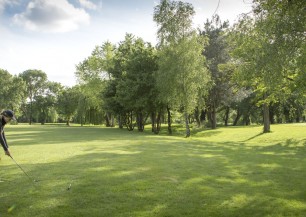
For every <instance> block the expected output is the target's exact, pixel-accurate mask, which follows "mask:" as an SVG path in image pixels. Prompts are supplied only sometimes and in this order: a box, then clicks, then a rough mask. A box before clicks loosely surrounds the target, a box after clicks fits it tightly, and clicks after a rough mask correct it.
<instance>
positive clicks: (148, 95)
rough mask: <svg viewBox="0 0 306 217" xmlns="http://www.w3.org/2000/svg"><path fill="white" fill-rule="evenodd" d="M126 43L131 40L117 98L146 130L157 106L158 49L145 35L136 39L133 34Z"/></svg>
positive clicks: (139, 128)
mask: <svg viewBox="0 0 306 217" xmlns="http://www.w3.org/2000/svg"><path fill="white" fill-rule="evenodd" d="M124 43H128V46H130V48H131V49H130V50H129V55H128V57H127V58H126V59H125V68H124V69H125V70H124V73H123V74H122V76H121V79H120V80H119V81H118V83H117V88H116V91H117V92H116V95H117V100H118V102H119V103H120V105H121V106H123V107H124V109H125V110H126V111H128V113H129V116H128V117H132V116H131V115H132V114H133V113H134V114H135V116H136V124H137V127H138V130H139V131H140V132H142V131H143V130H144V125H145V122H146V119H147V117H148V116H149V113H150V112H153V111H154V110H155V108H156V106H155V105H156V103H155V101H156V96H157V94H156V89H155V86H156V85H155V78H154V73H155V71H156V70H157V57H156V52H155V49H154V48H153V47H152V46H151V44H149V43H145V42H144V41H143V40H142V39H141V38H136V39H134V37H133V36H131V35H127V36H126V41H125V42H123V43H122V44H121V46H125V45H124ZM119 50H120V46H119ZM117 60H118V59H117ZM128 121H129V123H130V124H129V125H128V129H130V130H132V128H133V127H132V126H133V124H131V123H132V121H133V120H132V118H128Z"/></svg>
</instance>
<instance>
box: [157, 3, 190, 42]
mask: <svg viewBox="0 0 306 217" xmlns="http://www.w3.org/2000/svg"><path fill="white" fill-rule="evenodd" d="M194 14H195V11H194V8H193V6H192V4H190V3H186V2H182V1H171V0H160V3H159V4H158V5H157V6H155V7H154V15H153V19H154V21H155V22H156V23H157V26H158V31H157V37H158V39H159V45H161V46H163V45H167V44H169V43H171V42H174V43H175V42H178V40H179V39H181V38H184V37H188V35H189V33H190V32H191V30H192V17H193V16H194Z"/></svg>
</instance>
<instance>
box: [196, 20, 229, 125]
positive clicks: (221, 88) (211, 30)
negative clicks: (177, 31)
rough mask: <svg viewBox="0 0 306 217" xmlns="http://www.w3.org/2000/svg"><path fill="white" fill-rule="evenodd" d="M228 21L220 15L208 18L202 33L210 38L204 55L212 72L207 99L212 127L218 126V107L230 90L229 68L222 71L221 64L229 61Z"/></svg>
mask: <svg viewBox="0 0 306 217" xmlns="http://www.w3.org/2000/svg"><path fill="white" fill-rule="evenodd" d="M227 28H228V22H222V21H221V20H220V18H219V16H218V15H215V16H214V17H213V18H212V20H211V21H209V20H207V21H206V23H205V24H204V30H203V31H201V32H200V34H201V35H204V36H206V37H207V38H208V39H209V44H208V45H207V46H206V47H205V50H204V52H203V55H204V56H205V57H206V61H207V65H208V69H209V72H210V74H211V79H212V80H211V86H212V87H211V89H210V90H209V94H208V97H207V100H206V107H207V111H208V112H207V115H208V120H209V121H210V126H211V128H212V129H215V128H216V127H217V119H216V115H217V109H218V108H219V107H220V106H221V105H222V104H223V102H224V100H226V99H225V98H224V96H226V95H227V93H228V92H229V91H230V90H229V88H230V83H229V82H230V79H229V78H230V75H229V74H228V73H229V72H230V71H229V70H223V71H221V70H220V69H219V65H220V64H225V63H226V62H227V61H229V59H230V57H229V54H228V45H227V41H226V31H227Z"/></svg>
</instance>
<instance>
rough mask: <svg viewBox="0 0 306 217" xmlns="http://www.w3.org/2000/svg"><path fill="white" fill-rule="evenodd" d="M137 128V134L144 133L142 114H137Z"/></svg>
mask: <svg viewBox="0 0 306 217" xmlns="http://www.w3.org/2000/svg"><path fill="white" fill-rule="evenodd" d="M137 128H138V131H139V132H143V131H144V119H143V115H142V112H138V113H137Z"/></svg>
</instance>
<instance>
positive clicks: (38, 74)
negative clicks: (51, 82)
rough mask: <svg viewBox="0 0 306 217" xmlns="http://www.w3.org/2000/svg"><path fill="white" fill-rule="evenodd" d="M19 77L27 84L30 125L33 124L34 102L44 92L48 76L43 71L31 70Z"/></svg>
mask: <svg viewBox="0 0 306 217" xmlns="http://www.w3.org/2000/svg"><path fill="white" fill-rule="evenodd" d="M19 76H20V77H21V78H22V79H23V80H24V82H25V83H26V96H27V98H28V99H29V101H30V111H29V123H30V124H32V111H33V101H34V98H35V97H37V96H38V95H39V94H40V93H42V92H43V90H44V88H45V84H46V81H47V74H46V73H45V72H43V71H41V70H36V69H29V70H26V71H24V72H22V73H21V74H19Z"/></svg>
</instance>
